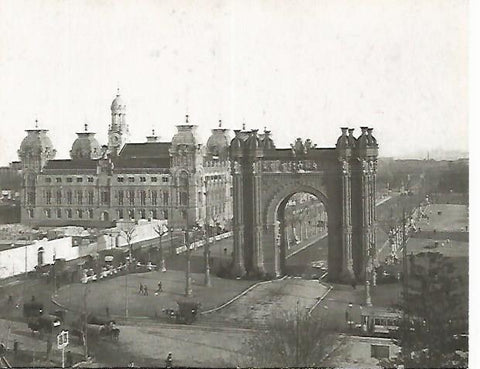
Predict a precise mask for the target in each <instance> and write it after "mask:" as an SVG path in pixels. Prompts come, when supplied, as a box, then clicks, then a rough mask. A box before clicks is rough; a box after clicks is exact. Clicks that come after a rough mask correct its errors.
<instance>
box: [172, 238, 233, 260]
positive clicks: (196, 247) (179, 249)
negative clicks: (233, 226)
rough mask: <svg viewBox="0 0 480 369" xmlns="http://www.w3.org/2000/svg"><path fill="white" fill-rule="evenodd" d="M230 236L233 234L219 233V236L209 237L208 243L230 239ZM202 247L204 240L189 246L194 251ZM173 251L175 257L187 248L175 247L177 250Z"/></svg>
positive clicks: (183, 246)
mask: <svg viewBox="0 0 480 369" xmlns="http://www.w3.org/2000/svg"><path fill="white" fill-rule="evenodd" d="M232 234H233V232H225V233H221V234H219V235H216V236H213V237H210V238H209V239H208V242H213V241H220V240H223V239H225V238H228V237H231V236H232ZM203 245H205V240H200V241H196V242H193V243H191V244H190V250H196V249H198V248H200V247H203ZM175 251H176V253H177V255H178V254H181V253H183V252H185V251H187V246H185V245H182V246H180V247H177V248H175Z"/></svg>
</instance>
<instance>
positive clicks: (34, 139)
mask: <svg viewBox="0 0 480 369" xmlns="http://www.w3.org/2000/svg"><path fill="white" fill-rule="evenodd" d="M26 132H27V137H25V138H24V139H23V141H22V143H21V144H20V149H19V150H18V156H19V158H20V160H24V159H26V158H35V157H44V158H45V159H46V160H50V159H53V158H54V157H55V154H56V150H55V149H54V148H53V144H52V141H51V140H50V138H49V137H48V136H47V132H48V130H46V129H38V128H37V129H27V130H26Z"/></svg>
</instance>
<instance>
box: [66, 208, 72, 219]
mask: <svg viewBox="0 0 480 369" xmlns="http://www.w3.org/2000/svg"><path fill="white" fill-rule="evenodd" d="M66 211H67V218H69V219H71V218H72V209H67V210H66Z"/></svg>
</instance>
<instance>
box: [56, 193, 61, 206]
mask: <svg viewBox="0 0 480 369" xmlns="http://www.w3.org/2000/svg"><path fill="white" fill-rule="evenodd" d="M61 203H62V191H57V205H61Z"/></svg>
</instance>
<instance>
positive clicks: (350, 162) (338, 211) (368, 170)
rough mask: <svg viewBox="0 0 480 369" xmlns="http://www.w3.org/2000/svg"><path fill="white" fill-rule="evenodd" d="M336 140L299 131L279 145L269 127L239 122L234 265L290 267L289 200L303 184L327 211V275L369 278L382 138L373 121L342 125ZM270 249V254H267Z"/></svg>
mask: <svg viewBox="0 0 480 369" xmlns="http://www.w3.org/2000/svg"><path fill="white" fill-rule="evenodd" d="M341 130H342V134H341V136H340V137H339V138H338V140H337V143H336V146H335V147H332V148H319V147H316V145H314V144H313V143H312V142H311V140H308V139H307V140H305V141H303V140H302V139H300V138H297V140H296V141H295V143H294V144H292V145H291V147H290V148H284V149H282V148H276V147H275V144H274V142H273V140H272V138H271V132H270V131H267V130H265V131H264V132H263V133H259V132H258V130H249V131H247V130H245V129H244V130H235V131H234V132H235V137H234V138H233V140H232V141H231V144H230V161H231V169H232V176H233V213H234V215H233V232H234V252H233V271H232V272H233V273H234V274H235V275H236V276H244V275H245V274H250V275H256V276H263V275H265V274H267V275H270V276H275V277H279V276H281V275H283V274H284V273H285V260H286V245H287V240H286V235H285V231H284V228H285V227H284V224H282V219H283V214H282V212H283V211H284V209H285V204H286V203H287V202H288V200H289V199H290V197H291V196H292V195H293V194H295V193H299V192H306V193H310V194H312V195H315V196H316V197H317V198H318V199H319V200H321V201H322V202H323V203H324V205H325V208H326V211H327V216H328V277H329V279H330V280H331V281H339V282H348V283H349V282H351V281H352V278H355V279H357V280H363V279H364V278H365V275H366V273H368V268H369V260H373V259H374V257H375V253H376V250H375V227H374V224H375V192H376V191H375V176H376V167H377V165H376V164H377V156H378V144H377V141H376V139H375V137H374V136H373V135H372V131H373V129H372V128H368V127H361V134H360V136H359V137H357V138H355V137H354V129H349V128H342V129H341ZM266 255H269V257H268V258H267V257H266Z"/></svg>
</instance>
